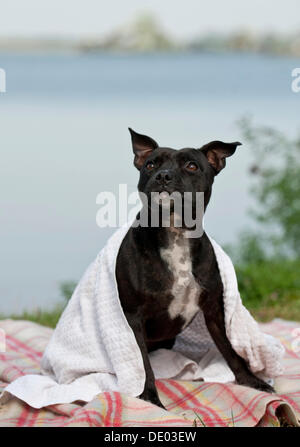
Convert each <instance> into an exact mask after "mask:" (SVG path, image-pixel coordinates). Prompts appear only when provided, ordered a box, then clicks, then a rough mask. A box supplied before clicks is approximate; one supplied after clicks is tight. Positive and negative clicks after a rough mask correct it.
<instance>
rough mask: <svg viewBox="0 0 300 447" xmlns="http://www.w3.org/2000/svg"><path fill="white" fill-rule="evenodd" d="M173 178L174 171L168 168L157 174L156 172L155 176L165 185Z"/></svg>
mask: <svg viewBox="0 0 300 447" xmlns="http://www.w3.org/2000/svg"><path fill="white" fill-rule="evenodd" d="M172 179H173V175H172V172H171V171H169V170H167V169H165V170H163V171H159V172H158V173H157V174H156V177H155V180H156V181H157V182H158V183H162V184H163V183H164V184H165V185H167V184H168V183H170V181H171V180H172Z"/></svg>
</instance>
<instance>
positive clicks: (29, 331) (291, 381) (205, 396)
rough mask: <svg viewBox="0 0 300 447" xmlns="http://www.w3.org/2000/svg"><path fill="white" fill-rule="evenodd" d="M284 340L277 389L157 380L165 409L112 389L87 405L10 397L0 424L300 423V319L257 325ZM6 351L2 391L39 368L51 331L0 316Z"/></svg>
mask: <svg viewBox="0 0 300 447" xmlns="http://www.w3.org/2000/svg"><path fill="white" fill-rule="evenodd" d="M261 327H262V330H263V331H264V332H267V333H269V334H271V335H274V336H276V337H277V338H279V339H280V341H281V342H282V343H283V344H284V346H285V348H286V355H285V359H284V366H285V372H284V375H282V376H280V377H278V378H277V379H276V381H275V388H276V391H277V394H275V395H270V394H267V393H263V392H260V391H257V390H253V389H251V388H247V387H243V386H239V385H235V384H220V383H204V382H187V381H178V380H158V381H157V388H158V390H159V394H160V397H161V400H162V402H163V403H164V404H165V406H166V408H167V409H168V411H164V410H162V409H161V408H158V407H156V406H155V405H152V404H150V403H148V402H145V401H142V400H140V399H137V398H133V397H129V396H127V395H124V394H120V393H116V392H105V393H102V394H99V395H98V396H96V397H95V398H94V399H93V400H92V401H91V402H89V403H87V404H82V403H79V402H78V403H73V404H61V405H52V406H50V407H47V408H43V409H41V410H36V409H33V408H31V407H29V406H28V405H27V404H24V403H23V402H22V401H20V400H18V399H16V398H13V399H11V400H10V401H9V402H7V403H6V404H3V405H1V406H0V426H2V427H4V426H19V427H24V426H26V427H30V426H31V427H38V426H52V427H57V426H69V427H71V426H106V427H120V426H122V427H174V426H177V427H184V426H186V427H189V426H193V425H195V424H197V425H198V426H202V425H206V426H210V427H216V426H233V425H234V426H248V427H249V426H256V425H259V426H278V425H279V424H280V423H287V424H289V425H300V424H299V420H300V352H296V351H297V350H295V349H293V347H294V346H295V343H294V342H295V331H294V329H295V328H299V327H300V323H295V322H287V321H283V320H274V321H273V322H271V323H268V324H263V325H261ZM0 328H1V329H2V330H4V331H5V334H6V352H0V390H3V389H4V388H5V386H6V385H7V384H8V383H10V382H11V381H12V380H14V379H16V378H17V377H19V376H20V375H24V374H34V373H38V372H39V368H40V360H41V356H42V352H43V350H44V348H45V346H46V344H47V342H48V340H49V337H50V336H51V333H52V330H51V329H49V328H45V327H43V326H40V325H37V324H35V323H31V322H27V321H13V320H3V321H0Z"/></svg>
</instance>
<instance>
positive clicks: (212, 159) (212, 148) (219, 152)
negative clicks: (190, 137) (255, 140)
mask: <svg viewBox="0 0 300 447" xmlns="http://www.w3.org/2000/svg"><path fill="white" fill-rule="evenodd" d="M241 144H242V143H239V142H238V141H236V142H235V143H223V141H211V142H210V143H208V144H205V145H204V146H202V147H201V148H200V150H201V152H203V153H204V154H205V156H206V158H207V161H208V163H209V164H210V165H211V166H212V167H213V168H214V170H215V173H216V175H217V174H219V172H220V171H221V170H222V169H223V168H225V166H226V160H225V159H226V158H227V157H230V156H231V155H233V154H234V153H235V150H236V148H237V146H241Z"/></svg>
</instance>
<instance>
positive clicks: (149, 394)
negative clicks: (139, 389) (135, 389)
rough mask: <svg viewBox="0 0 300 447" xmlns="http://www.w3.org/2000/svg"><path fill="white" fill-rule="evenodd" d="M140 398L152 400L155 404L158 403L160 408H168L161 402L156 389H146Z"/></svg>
mask: <svg viewBox="0 0 300 447" xmlns="http://www.w3.org/2000/svg"><path fill="white" fill-rule="evenodd" d="M139 398H140V399H142V400H146V401H147V402H150V403H151V404H153V405H157V406H158V407H160V408H163V409H164V410H166V408H165V407H164V406H163V404H162V403H161V401H160V399H159V397H158V394H157V392H156V391H154V390H147V391H144V392H143V393H142V394H141V395H140V396H139Z"/></svg>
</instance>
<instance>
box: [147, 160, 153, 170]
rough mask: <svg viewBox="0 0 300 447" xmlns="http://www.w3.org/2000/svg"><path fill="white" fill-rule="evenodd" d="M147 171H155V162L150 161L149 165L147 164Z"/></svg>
mask: <svg viewBox="0 0 300 447" xmlns="http://www.w3.org/2000/svg"><path fill="white" fill-rule="evenodd" d="M146 169H147V171H152V169H154V163H153V161H148V163H147V164H146Z"/></svg>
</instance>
